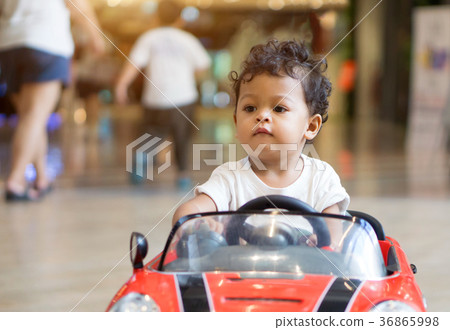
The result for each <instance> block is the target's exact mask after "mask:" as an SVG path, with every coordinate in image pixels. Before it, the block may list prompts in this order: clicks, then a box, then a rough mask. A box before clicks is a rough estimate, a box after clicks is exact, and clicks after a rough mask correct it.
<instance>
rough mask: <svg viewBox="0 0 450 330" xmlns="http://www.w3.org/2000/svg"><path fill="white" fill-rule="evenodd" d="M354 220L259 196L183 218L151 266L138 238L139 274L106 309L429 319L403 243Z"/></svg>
mask: <svg viewBox="0 0 450 330" xmlns="http://www.w3.org/2000/svg"><path fill="white" fill-rule="evenodd" d="M350 214H351V215H350V216H339V215H329V214H323V213H317V212H315V211H314V210H313V209H312V208H311V207H310V206H308V205H307V204H305V203H303V202H301V201H298V200H296V199H293V198H290V197H285V196H263V197H259V198H257V199H255V200H253V201H250V202H249V203H247V204H245V205H244V206H242V207H241V208H240V209H239V210H238V211H236V212H215V213H204V214H193V215H189V216H186V217H184V218H181V219H180V220H179V221H178V222H177V224H176V225H175V226H174V227H173V229H172V231H171V233H170V235H169V238H168V240H167V243H166V246H165V248H164V250H163V252H161V253H160V254H159V255H158V256H157V257H156V258H154V259H153V260H152V261H150V262H149V263H148V264H146V265H145V266H144V264H143V259H144V258H145V255H146V253H147V241H146V239H145V237H144V236H143V235H141V234H138V233H133V234H132V236H131V242H130V249H131V252H130V254H131V260H132V264H133V268H134V271H133V276H132V277H131V278H130V279H129V280H128V282H126V283H125V285H124V286H122V288H121V289H120V290H119V291H118V292H117V294H116V295H115V296H114V298H113V299H112V301H111V303H110V304H109V306H108V308H107V310H108V311H117V312H119V311H141V312H151V311H161V312H176V311H217V312H226V311H230V312H237V311H242V312H244V311H247V312H248V311H259V312H264V311H270V312H294V311H295V312H307V311H311V312H313V311H319V312H320V311H327V312H338V311H342V312H344V311H350V312H367V311H375V312H388V311H392V312H403V311H425V308H426V307H425V304H424V299H423V296H422V293H421V291H420V289H419V287H418V285H417V283H416V281H415V279H414V272H415V267H414V266H413V265H410V264H409V262H408V259H407V258H406V255H405V253H404V252H403V250H402V249H401V248H400V245H399V244H398V243H397V241H395V240H394V239H392V238H390V237H385V235H384V232H383V229H382V227H381V225H380V223H379V222H378V221H377V220H376V219H374V218H372V217H370V216H369V215H367V214H363V213H360V212H352V211H350ZM211 228H214V230H211ZM331 238H333V239H331ZM331 241H333V242H338V243H337V244H335V245H334V246H333V245H332V244H331Z"/></svg>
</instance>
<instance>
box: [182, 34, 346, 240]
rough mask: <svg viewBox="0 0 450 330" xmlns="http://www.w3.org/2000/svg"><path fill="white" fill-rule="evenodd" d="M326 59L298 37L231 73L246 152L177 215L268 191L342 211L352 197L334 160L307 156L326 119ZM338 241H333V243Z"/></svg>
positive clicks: (264, 48)
mask: <svg viewBox="0 0 450 330" xmlns="http://www.w3.org/2000/svg"><path fill="white" fill-rule="evenodd" d="M325 69H326V62H325V60H324V59H316V58H315V57H314V56H312V55H311V54H310V53H309V51H308V50H307V48H306V47H305V46H304V45H303V44H299V43H297V42H294V41H283V42H278V41H276V40H271V41H269V42H268V43H267V44H261V45H257V46H254V47H253V48H252V49H251V51H250V54H249V55H248V57H247V59H246V60H245V61H244V63H243V65H242V71H241V73H240V74H238V73H237V72H232V73H231V74H230V77H231V79H232V81H233V89H234V92H235V97H236V107H235V112H234V122H235V124H236V131H237V132H236V136H237V138H238V140H239V141H240V143H241V144H242V145H243V146H245V147H246V148H245V149H246V150H249V151H250V152H249V155H248V157H246V158H244V159H242V160H240V161H238V162H237V163H233V162H232V163H226V164H224V165H222V166H219V167H218V168H217V169H215V170H214V171H213V173H212V175H211V177H210V179H209V180H208V181H207V182H206V183H205V184H203V185H201V186H199V187H197V189H196V192H195V193H196V196H195V197H194V198H193V199H191V200H190V201H188V202H186V203H184V204H182V205H181V206H180V207H179V208H178V209H177V210H176V212H175V214H174V216H173V223H175V222H176V221H177V220H178V219H180V218H181V217H183V216H185V215H188V214H192V213H199V212H214V211H226V210H231V211H233V210H237V209H238V208H239V207H240V206H242V205H243V204H245V203H246V202H248V201H249V200H251V199H253V198H256V197H259V196H264V195H271V194H282V195H287V196H290V197H295V198H297V199H300V200H302V201H304V202H306V203H308V204H309V205H311V206H312V207H314V208H315V209H316V210H317V211H318V212H325V213H334V214H344V213H345V212H346V209H347V207H348V205H349V201H350V198H349V196H348V194H347V192H346V191H345V189H344V188H343V187H342V185H341V183H340V179H339V177H338V175H337V174H336V173H335V171H334V170H333V169H332V167H331V166H330V165H328V164H327V163H325V162H322V161H319V160H316V159H313V158H309V157H307V156H305V155H303V154H302V151H303V149H304V146H305V143H307V142H311V141H312V140H313V139H314V138H315V137H316V136H317V134H318V133H319V131H320V129H321V127H322V124H323V123H324V122H325V121H326V120H327V118H328V97H329V95H330V93H331V83H330V81H329V80H328V79H327V78H326V77H325V76H324V74H323V73H324V71H325ZM335 243H336V242H335Z"/></svg>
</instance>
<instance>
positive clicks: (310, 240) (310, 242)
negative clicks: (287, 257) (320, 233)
mask: <svg viewBox="0 0 450 330" xmlns="http://www.w3.org/2000/svg"><path fill="white" fill-rule="evenodd" d="M306 245H308V246H310V247H315V246H317V235H316V234H312V235H311V236H309V237H308V239H307V240H306Z"/></svg>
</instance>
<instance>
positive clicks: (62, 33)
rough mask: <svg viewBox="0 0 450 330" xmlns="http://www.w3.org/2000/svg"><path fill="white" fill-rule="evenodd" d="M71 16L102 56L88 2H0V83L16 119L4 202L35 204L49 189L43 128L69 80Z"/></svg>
mask: <svg viewBox="0 0 450 330" xmlns="http://www.w3.org/2000/svg"><path fill="white" fill-rule="evenodd" d="M71 16H72V18H73V20H74V21H75V22H76V23H78V24H80V26H82V27H83V28H84V29H85V30H86V31H87V32H88V33H89V36H90V40H91V42H90V46H91V49H92V51H93V52H94V53H97V54H101V53H103V50H104V41H103V38H102V37H101V35H100V34H99V32H98V30H97V28H96V26H98V21H97V19H96V16H95V13H94V11H93V9H92V8H91V6H90V4H89V2H88V1H87V0H46V1H36V0H0V70H1V71H0V79H1V80H2V81H3V82H6V85H7V93H9V94H11V96H12V100H13V102H14V104H15V107H16V109H17V112H18V115H19V122H18V125H17V128H16V131H15V133H14V136H13V139H12V163H11V171H10V173H9V175H8V177H7V179H6V185H5V198H6V201H28V200H36V199H38V198H39V197H42V196H43V195H45V193H47V192H48V191H50V188H51V182H50V180H49V178H48V177H47V174H46V155H47V146H48V140H47V139H48V138H47V132H46V124H47V120H48V118H49V116H50V114H51V112H52V111H53V110H54V109H55V107H56V105H57V102H58V101H59V98H60V95H61V85H64V86H67V85H68V84H69V82H70V61H71V56H72V54H73V49H74V44H73V40H72V36H71V31H70V17H71ZM30 163H33V165H34V166H35V169H36V181H35V182H34V185H33V187H29V186H28V184H27V182H26V179H25V170H26V167H27V165H28V164H30Z"/></svg>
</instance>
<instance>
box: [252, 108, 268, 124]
mask: <svg viewBox="0 0 450 330" xmlns="http://www.w3.org/2000/svg"><path fill="white" fill-rule="evenodd" d="M271 119H272V110H271V109H268V110H261V111H258V115H257V117H256V121H257V122H261V121H264V122H269V121H270V120H271Z"/></svg>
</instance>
